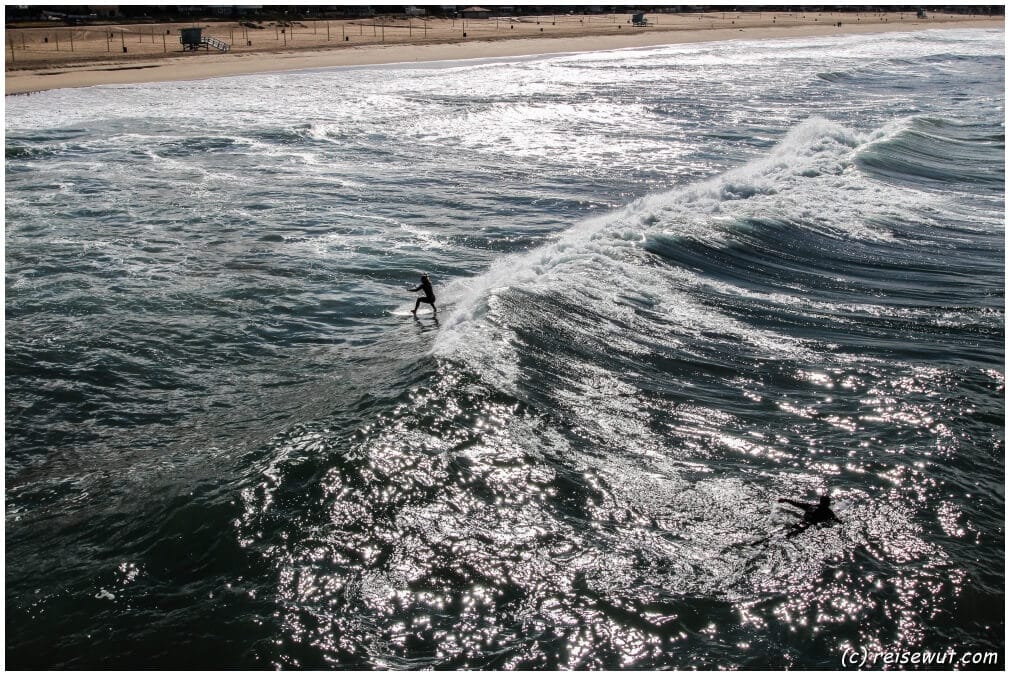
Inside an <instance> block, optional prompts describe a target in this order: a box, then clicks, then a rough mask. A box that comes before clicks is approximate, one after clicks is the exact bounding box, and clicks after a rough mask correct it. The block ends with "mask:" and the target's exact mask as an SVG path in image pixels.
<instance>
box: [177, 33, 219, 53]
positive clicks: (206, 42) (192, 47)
mask: <svg viewBox="0 0 1010 676" xmlns="http://www.w3.org/2000/svg"><path fill="white" fill-rule="evenodd" d="M179 42H181V43H182V51H184V52H187V51H189V52H195V51H196V50H198V49H200V48H203V49H206V50H207V51H208V52H209V51H210V48H211V47H213V48H214V49H216V50H217V51H219V52H227V51H228V50H229V49H231V45H229V44H228V43H227V42H225V41H224V40H218V39H217V38H212V37H209V36H205V35H204V34H203V28H182V29H180V30H179Z"/></svg>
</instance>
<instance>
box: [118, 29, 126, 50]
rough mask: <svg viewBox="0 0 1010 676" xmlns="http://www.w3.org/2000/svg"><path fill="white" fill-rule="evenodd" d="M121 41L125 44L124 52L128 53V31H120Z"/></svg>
mask: <svg viewBox="0 0 1010 676" xmlns="http://www.w3.org/2000/svg"><path fill="white" fill-rule="evenodd" d="M119 39H120V41H121V42H122V43H123V51H124V52H125V51H126V31H119Z"/></svg>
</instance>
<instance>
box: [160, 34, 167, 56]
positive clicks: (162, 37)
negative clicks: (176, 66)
mask: <svg viewBox="0 0 1010 676" xmlns="http://www.w3.org/2000/svg"><path fill="white" fill-rule="evenodd" d="M161 48H162V50H164V52H165V53H166V54H168V41H167V40H165V36H164V35H162V36H161Z"/></svg>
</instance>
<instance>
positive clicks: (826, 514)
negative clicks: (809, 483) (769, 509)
mask: <svg viewBox="0 0 1010 676" xmlns="http://www.w3.org/2000/svg"><path fill="white" fill-rule="evenodd" d="M779 502H786V503H789V504H790V505H792V506H793V507H798V508H799V509H802V510H803V520H802V521H800V522H799V523H798V524H796V525H795V526H793V529H792V530H791V531H789V533H787V534H786V537H787V538H791V537H793V536H794V535H799V534H800V533H802V532H803V531H805V530H806V529H807V528H809V527H810V526H814V525H817V524H819V523H829V522H832V521H835V522H838V523H841V522H842V520H841V519H839V518H838V517H837V516H835V513H834V512H832V511H831V498H830V497H828V496H827V495H822V496H821V499H820V502H818V503H817V504H816V505H811V504H809V503H806V502H796V501H795V500H790V499H789V498H779Z"/></svg>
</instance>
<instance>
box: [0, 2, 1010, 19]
mask: <svg viewBox="0 0 1010 676" xmlns="http://www.w3.org/2000/svg"><path fill="white" fill-rule="evenodd" d="M923 9H924V10H925V11H926V12H927V13H945V14H947V13H949V14H976V15H989V16H1003V14H1004V11H1005V7H1004V6H1003V5H944V6H925V7H924V6H922V5H862V6H853V5H742V6H739V7H734V6H727V5H515V6H506V5H492V6H491V7H484V6H480V5H5V6H4V11H5V20H6V22H7V23H11V22H26V21H56V22H62V23H67V24H77V23H107V22H109V21H124V22H128V21H173V20H181V21H185V20H189V19H193V18H197V17H198V18H201V19H213V18H218V19H269V20H275V19H295V18H298V19H313V18H330V19H340V18H344V19H347V18H362V17H372V16H377V15H400V16H409V17H422V16H437V17H460V18H467V19H486V18H491V17H493V16H521V15H544V14H629V13H638V12H645V13H653V14H655V13H662V14H667V13H680V12H685V13H686V12H691V13H695V12H783V13H786V12H792V13H796V12H902V13H917V12H919V11H921V10H923Z"/></svg>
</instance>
